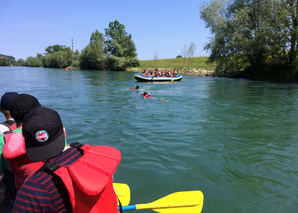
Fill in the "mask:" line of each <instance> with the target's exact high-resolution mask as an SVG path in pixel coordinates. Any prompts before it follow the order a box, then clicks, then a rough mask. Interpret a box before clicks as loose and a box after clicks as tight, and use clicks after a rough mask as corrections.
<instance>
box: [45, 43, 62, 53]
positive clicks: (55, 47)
mask: <svg viewBox="0 0 298 213" xmlns="http://www.w3.org/2000/svg"><path fill="white" fill-rule="evenodd" d="M65 49H67V47H66V46H65V45H58V44H56V45H53V46H48V47H47V48H46V49H45V51H46V54H51V53H54V52H59V51H63V50H65Z"/></svg>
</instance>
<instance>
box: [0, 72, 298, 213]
mask: <svg viewBox="0 0 298 213" xmlns="http://www.w3.org/2000/svg"><path fill="white" fill-rule="evenodd" d="M0 76H1V77H0V84H1V87H0V94H3V93H4V92H6V91H17V92H19V93H29V94H32V95H34V96H35V97H37V98H38V99H39V100H40V102H41V104H42V105H44V106H47V107H50V108H53V109H55V110H57V111H58V112H59V113H60V115H61V117H62V121H63V123H64V126H65V127H66V131H67V141H68V142H76V141H79V142H82V143H89V144H93V145H96V144H100V145H108V146H113V147H116V148H118V149H119V150H120V151H121V153H122V161H121V163H120V165H119V167H118V169H117V171H116V173H115V175H114V178H115V182H119V183H126V184H128V185H129V186H130V188H131V204H136V203H147V202H151V201H154V200H157V199H159V198H161V197H163V196H166V195H168V194H170V193H173V192H177V191H189V190H201V191H202V192H203V193H204V196H205V200H204V207H203V212H209V213H212V212H214V213H215V212H229V213H230V212H298V187H297V182H298V166H297V165H298V164H297V162H298V155H297V153H298V143H297V141H298V132H297V130H298V124H297V120H298V108H297V106H298V99H297V97H298V85H297V84H278V83H268V82H261V81H248V80H242V79H227V78H214V77H202V76H184V77H183V79H182V81H181V82H169V83H146V82H145V83H138V82H136V81H135V80H134V78H133V76H134V73H126V72H99V71H87V70H82V71H80V70H73V71H69V70H63V69H44V68H25V67H0ZM136 85H139V86H140V88H141V91H139V92H137V91H130V90H129V88H130V87H135V86H136ZM143 91H148V93H149V94H151V95H152V96H153V97H154V99H151V100H150V99H148V100H145V99H143V98H142V97H141V92H143ZM160 98H163V99H164V100H159V99H160ZM2 119H4V116H3V117H2ZM140 212H152V211H150V210H143V211H140Z"/></svg>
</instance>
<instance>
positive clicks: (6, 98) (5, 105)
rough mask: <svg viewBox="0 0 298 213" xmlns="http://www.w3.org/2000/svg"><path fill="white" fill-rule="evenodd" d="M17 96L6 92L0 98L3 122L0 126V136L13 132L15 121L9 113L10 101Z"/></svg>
mask: <svg viewBox="0 0 298 213" xmlns="http://www.w3.org/2000/svg"><path fill="white" fill-rule="evenodd" d="M17 95H19V94H18V93H17V92H6V93H4V95H3V96H2V97H1V103H0V112H1V113H3V115H4V117H5V121H4V122H3V123H1V124H0V135H1V134H3V133H4V132H6V131H13V130H15V128H16V125H15V121H14V119H13V118H12V117H11V114H10V112H9V108H10V104H11V102H12V100H13V99H14V98H15V97H16V96H17Z"/></svg>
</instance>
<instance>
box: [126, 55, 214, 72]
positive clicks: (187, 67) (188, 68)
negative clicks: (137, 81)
mask: <svg viewBox="0 0 298 213" xmlns="http://www.w3.org/2000/svg"><path fill="white" fill-rule="evenodd" d="M207 60H208V57H194V58H192V59H188V58H187V59H185V60H184V58H175V59H158V60H145V61H140V66H139V67H131V68H127V69H126V71H131V72H141V71H142V70H143V69H144V68H146V69H147V70H148V71H151V70H153V71H154V70H155V69H156V68H158V69H159V70H165V71H166V70H173V69H174V68H176V69H177V70H178V73H180V74H190V75H191V74H198V75H210V74H211V73H213V71H214V70H215V65H212V64H210V63H207Z"/></svg>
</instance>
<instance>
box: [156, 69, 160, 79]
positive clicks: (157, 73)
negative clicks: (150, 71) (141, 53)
mask: <svg viewBox="0 0 298 213" xmlns="http://www.w3.org/2000/svg"><path fill="white" fill-rule="evenodd" d="M155 76H156V77H160V76H161V73H160V72H159V71H158V69H157V68H156V69H155Z"/></svg>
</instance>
